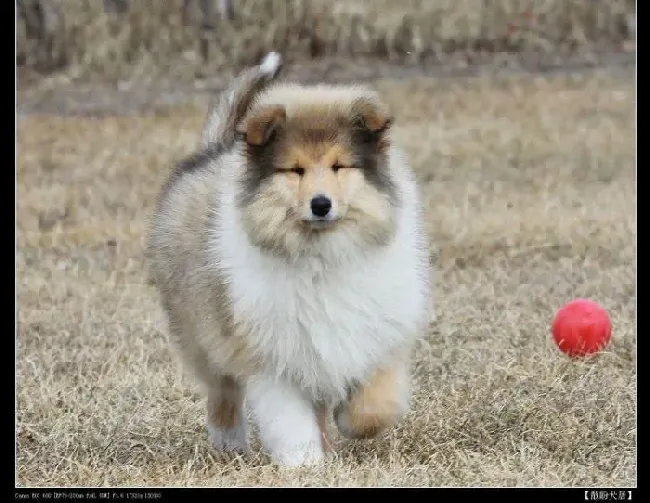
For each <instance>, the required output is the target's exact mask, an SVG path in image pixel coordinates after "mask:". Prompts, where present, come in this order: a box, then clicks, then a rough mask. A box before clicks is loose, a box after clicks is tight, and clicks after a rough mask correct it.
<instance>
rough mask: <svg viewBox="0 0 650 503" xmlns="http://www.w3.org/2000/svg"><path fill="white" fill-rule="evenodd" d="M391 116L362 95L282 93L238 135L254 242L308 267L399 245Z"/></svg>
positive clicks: (345, 91) (330, 90)
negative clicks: (339, 253)
mask: <svg viewBox="0 0 650 503" xmlns="http://www.w3.org/2000/svg"><path fill="white" fill-rule="evenodd" d="M390 126H391V116H390V114H389V111H388V109H387V107H386V106H385V105H384V104H383V103H382V102H381V101H380V100H379V98H378V97H377V95H376V94H375V93H373V92H371V91H369V90H366V89H363V88H358V87H326V86H315V87H299V86H285V87H278V88H274V89H273V90H272V91H271V92H269V93H268V94H267V95H266V96H264V97H262V98H261V99H260V100H259V101H258V103H257V105H256V106H255V107H253V108H252V109H251V111H250V113H249V114H248V115H247V116H246V117H245V119H244V120H243V121H242V122H241V124H240V125H239V127H238V132H239V134H240V138H241V139H242V141H243V142H244V151H245V154H244V155H245V159H246V162H245V172H244V175H243V179H242V184H241V190H240V197H239V203H240V207H241V210H242V212H243V215H244V222H245V225H246V229H247V232H248V234H249V237H250V239H251V241H253V242H254V243H255V244H256V245H258V246H260V247H262V248H264V249H268V250H272V251H274V252H276V253H280V254H282V255H285V256H291V257H298V256H301V255H305V254H311V255H314V254H318V253H322V252H325V251H326V252H327V253H335V252H336V251H335V248H336V247H346V246H347V247H349V246H350V245H351V244H353V245H355V246H357V247H363V246H366V247H367V246H381V245H384V244H386V243H387V242H388V241H389V240H390V239H391V237H392V235H393V233H394V228H395V221H394V220H395V207H396V205H397V203H398V191H397V187H396V185H395V181H394V180H393V178H392V176H391V168H390V147H391V144H390V137H389V133H390Z"/></svg>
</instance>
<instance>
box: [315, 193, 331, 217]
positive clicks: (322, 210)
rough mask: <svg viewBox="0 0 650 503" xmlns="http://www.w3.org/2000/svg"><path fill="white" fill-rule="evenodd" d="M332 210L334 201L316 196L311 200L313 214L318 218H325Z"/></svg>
mask: <svg viewBox="0 0 650 503" xmlns="http://www.w3.org/2000/svg"><path fill="white" fill-rule="evenodd" d="M330 209H332V201H330V200H329V198H328V197H325V196H315V197H314V198H312V200H311V212H312V213H313V214H314V215H316V216H317V217H324V216H325V215H327V214H328V213H329V212H330Z"/></svg>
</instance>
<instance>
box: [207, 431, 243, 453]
mask: <svg viewBox="0 0 650 503" xmlns="http://www.w3.org/2000/svg"><path fill="white" fill-rule="evenodd" d="M208 438H209V440H210V444H211V445H212V447H213V448H214V449H215V450H217V451H219V452H228V453H235V454H248V453H249V452H250V447H249V445H248V439H247V438H246V428H245V427H243V426H235V427H234V428H217V427H215V426H212V425H208Z"/></svg>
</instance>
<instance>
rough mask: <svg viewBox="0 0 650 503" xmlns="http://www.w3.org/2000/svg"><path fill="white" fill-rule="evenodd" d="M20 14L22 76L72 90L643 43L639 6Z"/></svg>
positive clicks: (522, 0)
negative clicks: (265, 61) (316, 65)
mask: <svg viewBox="0 0 650 503" xmlns="http://www.w3.org/2000/svg"><path fill="white" fill-rule="evenodd" d="M19 3H20V4H21V6H22V11H21V15H20V17H19V23H18V60H19V61H20V63H21V67H23V68H30V69H32V70H34V69H36V70H39V71H42V72H45V73H47V72H49V71H52V70H53V69H59V70H64V71H65V73H66V75H67V76H69V77H73V78H90V77H93V78H111V79H146V78H149V77H151V76H152V75H154V74H160V73H161V72H162V74H164V75H167V76H170V77H171V76H173V78H174V79H177V80H178V79H183V80H189V81H191V80H192V79H194V78H195V77H197V76H202V75H214V74H215V72H217V71H223V67H224V66H227V67H230V66H233V65H234V66H241V65H248V64H253V63H256V62H257V61H258V60H259V57H260V56H261V54H263V53H266V52H268V51H269V50H277V51H280V52H282V54H283V55H285V57H286V58H287V60H288V61H290V62H292V61H304V60H310V59H312V58H317V57H321V56H342V57H350V56H365V57H367V56H370V57H376V58H382V59H388V60H393V61H402V62H413V63H415V62H431V61H434V62H435V61H446V60H447V59H448V58H449V57H454V56H455V55H458V54H459V53H460V54H464V55H465V57H468V58H470V59H473V60H475V59H477V58H478V59H480V58H481V57H483V56H485V55H486V54H494V53H503V52H516V53H531V54H543V55H546V56H549V57H552V58H553V57H563V56H566V55H567V54H570V53H574V52H586V53H590V52H594V51H596V52H597V51H599V50H602V49H603V48H607V49H609V50H610V51H611V50H615V51H616V50H620V49H621V46H622V44H624V43H626V42H628V43H629V42H631V41H633V40H634V38H635V13H636V10H635V9H636V7H635V2H634V1H633V0H606V1H605V0H543V1H539V0H487V1H484V0H436V1H431V0H407V1H400V2H395V1H394V0H356V1H353V2H351V1H349V0H233V2H232V3H233V7H234V17H233V18H232V19H227V18H226V19H224V18H222V17H220V15H219V12H218V10H217V9H216V8H212V9H209V10H208V11H206V12H201V9H200V7H199V5H200V3H201V2H200V1H199V0H164V1H162V0H158V1H155V2H143V1H140V0H135V1H134V0H131V1H129V2H125V3H126V4H129V5H130V7H129V8H128V10H127V11H125V12H123V13H116V12H112V11H106V10H105V8H104V4H105V2H102V1H99V0H96V1H88V0H21V1H20V2H19ZM113 3H117V2H113ZM208 3H211V4H212V5H213V6H214V5H217V2H215V1H212V2H208ZM38 6H40V11H39V7H38ZM39 13H40V15H39Z"/></svg>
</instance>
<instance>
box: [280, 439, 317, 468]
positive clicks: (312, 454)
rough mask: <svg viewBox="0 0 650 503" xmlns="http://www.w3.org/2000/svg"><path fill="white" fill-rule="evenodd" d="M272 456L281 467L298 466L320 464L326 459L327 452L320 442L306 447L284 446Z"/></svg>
mask: <svg viewBox="0 0 650 503" xmlns="http://www.w3.org/2000/svg"><path fill="white" fill-rule="evenodd" d="M271 458H272V459H273V462H274V463H275V464H276V465H278V466H280V467H284V468H298V467H301V466H315V465H319V464H321V463H323V462H324V461H325V460H326V454H325V452H324V450H323V449H322V447H321V446H320V445H319V444H314V445H310V446H308V447H307V448H304V449H302V448H295V449H290V448H287V447H284V448H282V449H280V450H277V451H276V452H274V453H272V455H271Z"/></svg>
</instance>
